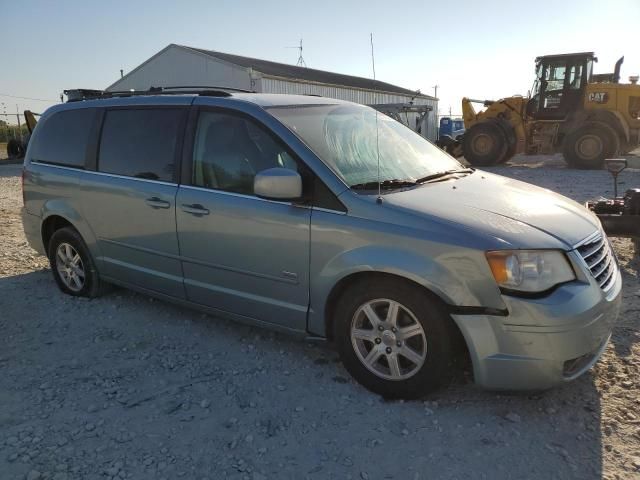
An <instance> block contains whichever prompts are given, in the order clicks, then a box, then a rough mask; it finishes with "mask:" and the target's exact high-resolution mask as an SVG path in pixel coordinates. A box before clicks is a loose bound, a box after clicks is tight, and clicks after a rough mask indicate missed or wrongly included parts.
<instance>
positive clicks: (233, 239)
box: [23, 89, 622, 398]
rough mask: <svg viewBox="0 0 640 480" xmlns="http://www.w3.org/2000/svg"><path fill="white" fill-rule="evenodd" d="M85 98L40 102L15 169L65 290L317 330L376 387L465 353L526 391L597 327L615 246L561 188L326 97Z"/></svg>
mask: <svg viewBox="0 0 640 480" xmlns="http://www.w3.org/2000/svg"><path fill="white" fill-rule="evenodd" d="M81 98H82V97H81ZM84 98H85V99H80V100H78V101H73V102H68V103H66V104H63V105H57V106H55V107H53V108H51V109H49V110H48V111H47V112H46V113H45V114H44V115H43V116H42V119H41V120H40V122H39V123H38V125H37V126H36V129H35V131H34V133H33V136H32V139H31V141H30V144H29V147H28V151H27V154H26V158H25V165H24V175H23V185H24V210H23V222H24V229H25V233H26V235H27V238H28V240H29V242H30V244H31V245H32V246H33V248H35V249H36V250H38V251H39V252H41V253H43V254H45V255H47V256H48V258H49V260H50V262H51V269H52V272H53V276H54V278H55V281H56V282H57V284H58V286H59V287H60V289H61V290H62V291H63V292H65V293H67V294H70V295H78V296H87V297H95V296H97V295H99V294H100V293H101V292H102V291H103V287H104V286H105V285H107V284H116V285H120V286H123V287H127V288H131V289H134V290H137V291H140V292H143V293H146V294H149V295H153V296H156V297H159V298H162V299H166V300H170V301H174V302H178V303H181V304H184V305H187V306H191V307H195V308H198V309H202V310H204V311H207V312H209V313H212V314H213V315H216V316H225V317H230V318H232V319H236V320H238V321H242V322H247V323H251V324H258V325H264V326H268V327H272V328H277V329H280V330H284V331H289V332H294V333H298V334H302V335H305V336H312V337H322V338H326V339H328V340H330V341H332V342H333V343H334V344H335V346H336V348H337V350H338V351H339V353H340V356H341V358H342V361H343V362H344V365H345V367H346V369H347V370H348V371H349V372H350V373H351V374H352V375H353V377H354V378H355V379H356V380H357V381H359V382H360V383H361V384H362V385H364V386H365V387H367V388H368V389H370V390H372V391H374V392H377V393H380V394H382V395H384V396H387V397H403V398H410V397H417V396H420V395H423V394H425V393H426V392H429V391H431V390H433V389H434V388H436V387H438V386H439V385H441V384H442V383H443V382H445V381H446V380H447V378H448V377H449V376H450V375H451V372H452V369H453V367H454V366H455V364H456V360H457V359H458V358H459V357H464V356H465V355H466V356H468V357H469V358H470V360H471V363H472V365H473V374H474V379H475V382H476V383H477V384H479V385H481V386H484V387H487V388H491V389H509V390H516V389H544V388H548V387H551V386H553V385H556V384H559V383H562V382H565V381H568V380H571V379H574V378H576V377H577V376H579V375H581V374H582V373H584V372H585V371H586V370H588V369H589V368H590V367H591V366H592V365H593V364H594V363H595V362H596V361H597V360H598V358H599V356H600V355H601V353H602V352H603V350H604V348H605V347H606V345H607V342H608V340H609V338H610V334H611V329H612V326H613V324H614V322H615V320H616V317H617V315H618V310H619V306H620V298H621V295H620V291H621V283H622V280H621V276H620V272H619V268H618V264H617V260H616V258H615V254H614V253H613V250H612V248H611V245H610V243H609V241H608V239H607V237H606V236H605V234H604V232H603V230H602V227H601V225H600V222H599V221H598V219H597V218H596V217H595V216H594V215H593V214H591V213H590V212H589V211H587V210H586V209H585V208H583V207H582V206H580V205H578V204H577V203H575V202H573V201H571V200H568V199H567V198H564V197H562V196H560V195H557V194H555V193H553V192H550V191H548V190H543V189H541V188H537V187H534V186H531V185H528V184H526V183H522V182H519V181H516V180H511V179H507V178H504V177H501V176H498V175H493V174H490V173H486V172H483V171H480V170H475V169H472V168H467V167H465V166H464V165H462V164H460V163H458V162H457V161H456V160H454V159H453V158H451V157H450V156H448V155H447V154H445V153H444V152H442V151H441V150H439V149H438V148H436V147H434V146H433V145H432V144H431V143H429V142H428V141H426V140H425V139H424V138H422V137H420V136H419V135H417V134H416V133H414V132H413V131H411V130H410V129H408V128H406V127H404V126H403V125H402V124H400V123H399V122H396V121H395V120H392V119H391V118H389V117H386V116H384V115H382V114H380V113H377V112H376V111H375V110H373V109H371V108H368V107H365V106H361V105H356V104H352V103H348V102H343V101H338V100H333V99H329V98H320V97H313V96H295V95H267V94H253V93H235V92H230V91H228V90H224V89H218V90H216V89H207V90H203V91H198V92H178V91H169V90H166V91H163V92H149V93H146V94H135V93H131V94H123V95H118V94H103V95H99V96H98V98H89V99H87V96H85V97H84Z"/></svg>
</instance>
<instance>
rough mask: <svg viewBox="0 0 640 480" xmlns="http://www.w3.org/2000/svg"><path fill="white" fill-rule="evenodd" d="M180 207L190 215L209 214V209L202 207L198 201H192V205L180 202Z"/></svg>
mask: <svg viewBox="0 0 640 480" xmlns="http://www.w3.org/2000/svg"><path fill="white" fill-rule="evenodd" d="M181 208H182V211H183V212H186V213H190V214H191V215H198V216H199V215H209V209H207V208H204V207H203V206H202V205H200V204H199V203H194V204H193V205H185V204H182V207H181Z"/></svg>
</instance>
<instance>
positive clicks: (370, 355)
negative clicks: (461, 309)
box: [334, 278, 455, 399]
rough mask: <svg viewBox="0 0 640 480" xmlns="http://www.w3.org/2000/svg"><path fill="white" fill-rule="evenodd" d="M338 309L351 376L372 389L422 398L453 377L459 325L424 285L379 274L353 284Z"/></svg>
mask: <svg viewBox="0 0 640 480" xmlns="http://www.w3.org/2000/svg"><path fill="white" fill-rule="evenodd" d="M335 311H336V319H335V332H334V338H335V341H336V344H337V347H338V351H339V353H340V358H341V359H342V362H343V364H344V366H345V368H346V369H347V371H348V372H349V373H350V374H351V376H353V378H354V379H356V380H357V381H358V382H359V383H360V384H362V385H363V386H364V387H366V388H367V389H369V390H371V391H372V392H375V393H378V394H380V395H382V396H383V397H385V398H406V399H411V398H418V397H421V396H423V395H425V394H426V393H429V392H431V391H433V390H435V389H437V388H438V387H440V386H441V385H442V384H443V383H444V382H445V381H446V380H447V379H448V378H449V377H450V375H451V373H452V367H453V360H454V355H453V350H454V347H453V332H452V330H451V329H452V328H455V327H454V326H453V324H452V320H451V318H450V317H449V316H448V314H447V313H446V311H445V310H444V309H443V307H442V306H441V305H440V304H439V303H438V302H437V301H435V300H432V299H431V298H429V297H428V295H427V294H425V292H424V291H423V290H422V289H421V288H419V287H417V286H413V285H411V284H409V283H405V282H403V281H402V280H387V279H380V278H373V279H371V280H367V281H364V282H360V283H357V284H355V285H352V286H351V287H349V288H348V289H347V290H346V291H345V292H344V293H343V295H342V296H341V297H340V300H339V301H338V303H337V305H336V310H335ZM389 311H391V312H394V311H395V312H397V313H396V314H395V315H390V314H389ZM372 316H373V317H374V319H373V320H372V318H371V317H372ZM367 359H368V360H367Z"/></svg>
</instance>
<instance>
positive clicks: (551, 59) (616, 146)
mask: <svg viewBox="0 0 640 480" xmlns="http://www.w3.org/2000/svg"><path fill="white" fill-rule="evenodd" d="M623 61H624V57H622V58H620V59H619V60H618V61H617V62H616V64H615V68H614V72H613V73H609V74H594V73H593V66H594V64H595V63H596V62H597V58H596V57H595V55H594V53H593V52H583V53H569V54H562V55H545V56H541V57H537V58H536V59H535V72H536V78H535V82H534V85H533V89H532V90H531V92H530V94H529V96H528V97H523V96H518V95H516V96H513V97H508V98H503V99H501V100H497V101H492V100H474V99H470V98H463V99H462V113H463V119H464V124H465V128H466V132H465V134H464V136H463V137H462V138H461V139H458V140H453V139H447V140H446V141H445V142H444V144H443V143H442V142H441V144H440V145H441V146H442V147H444V148H445V149H446V150H447V151H448V152H449V153H450V154H452V155H454V156H462V155H464V157H465V159H466V160H467V161H468V162H469V163H470V164H471V165H474V166H491V165H498V164H501V163H504V162H506V161H508V160H509V159H510V158H511V157H513V156H514V155H515V154H518V153H524V154H528V155H537V154H553V153H562V155H563V156H564V159H565V161H566V162H567V164H568V165H569V167H571V168H579V169H597V168H602V167H603V165H604V160H605V159H606V158H611V157H615V156H618V155H622V154H625V153H628V152H630V151H632V150H634V149H636V148H638V147H639V146H640V85H638V76H637V75H636V76H630V77H629V83H620V67H621V66H622V62H623ZM474 103H480V104H482V105H483V106H484V107H486V108H485V109H484V110H482V111H476V110H475V108H474V106H473V104H474Z"/></svg>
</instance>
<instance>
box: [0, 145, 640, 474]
mask: <svg viewBox="0 0 640 480" xmlns="http://www.w3.org/2000/svg"><path fill="white" fill-rule="evenodd" d="M492 170H493V171H495V172H497V173H500V174H503V175H508V176H510V177H514V178H518V179H522V180H525V181H529V182H531V183H534V184H538V185H541V186H544V187H546V188H550V189H553V190H556V191H559V192H561V193H563V194H566V195H568V196H570V197H573V198H575V199H576V200H579V201H584V200H585V199H586V198H588V197H591V196H595V195H598V194H601V193H605V194H611V182H610V180H609V177H608V174H607V173H606V172H580V171H573V170H567V169H565V168H564V166H563V164H562V162H561V161H560V160H558V159H551V160H548V159H547V160H546V163H545V164H544V166H543V164H542V161H541V159H535V158H533V159H527V160H526V161H524V160H521V159H518V158H516V159H515V161H514V162H512V165H511V166H508V167H500V168H494V169H492ZM19 172H20V168H19V166H0V329H1V332H2V335H1V336H0V477H1V478H2V479H5V478H6V479H13V478H17V479H23V478H27V479H32V480H33V479H56V480H62V479H94V478H95V479H104V478H114V479H118V478H120V479H124V478H132V479H161V478H167V479H174V478H181V477H182V478H189V479H191V478H193V479H203V478H209V479H214V478H216V479H217V478H237V479H250V480H259V479H265V478H278V479H281V478H282V479H288V478H291V479H300V478H310V479H326V478H347V479H363V480H365V479H391V478H401V479H409V480H416V479H427V478H428V479H432V478H438V479H440V478H444V479H466V478H486V479H507V478H510V479H511V478H540V479H551V478H560V479H564V478H579V479H592V478H601V477H605V478H619V479H630V478H640V396H639V395H638V394H639V392H640V376H639V374H640V346H639V345H638V341H639V340H640V336H639V334H638V328H639V327H640V314H639V312H640V282H639V277H638V271H639V269H640V265H639V263H638V261H637V260H632V258H631V246H630V242H628V241H627V240H615V241H614V245H615V249H616V251H617V253H618V256H619V259H620V262H621V264H622V267H623V275H624V303H623V311H622V314H621V317H620V319H619V322H618V325H617V327H616V329H615V331H614V335H613V342H612V343H611V345H610V346H609V348H608V350H607V352H606V354H605V356H604V358H603V359H602V360H601V362H600V363H599V364H598V365H597V366H596V367H595V368H594V369H593V371H592V372H589V373H588V374H586V375H584V376H583V377H581V378H580V379H579V380H577V381H575V382H573V383H571V384H568V385H565V386H563V387H561V388H557V389H554V390H552V391H548V392H544V393H540V394H529V395H522V394H520V395H503V394H500V395H498V394H496V393H491V392H484V391H481V390H480V389H478V388H476V387H474V386H473V385H472V384H471V383H470V381H469V380H468V378H467V377H465V376H461V377H460V378H459V379H457V380H456V381H455V382H453V383H452V385H450V386H449V387H448V388H445V389H443V390H442V391H440V392H438V393H437V394H435V395H433V396H431V397H429V398H426V399H425V400H424V401H419V402H418V401H417V402H406V403H404V402H386V401H384V400H383V399H381V398H379V397H377V396H375V395H372V394H371V393H369V392H367V391H365V390H364V389H363V388H361V387H360V386H359V385H357V384H355V383H354V382H353V381H352V380H351V379H350V378H349V376H348V374H347V373H346V372H345V371H344V370H343V368H342V367H341V366H340V364H339V363H338V361H337V358H336V354H335V353H334V352H333V351H332V350H331V349H330V348H329V347H327V346H325V345H323V344H310V343H307V342H304V341H299V340H296V339H292V338H288V337H285V336H282V335H278V334H274V333H271V332H268V331H263V330H259V329H253V328H248V327H244V326H240V325H237V324H233V323H231V322H227V321H222V320H219V319H216V318H212V317H209V316H205V315H202V314H200V313H197V312H193V311H190V310H186V309H182V308H178V307H176V306H173V305H170V304H167V303H163V302H159V301H156V300H152V299H150V298H148V297H145V296H142V295H138V294H134V293H131V292H128V291H124V290H116V291H114V292H113V293H111V294H110V295H108V296H106V297H103V298H100V299H97V300H93V301H88V300H82V299H73V298H70V297H67V296H64V295H62V294H60V293H59V291H58V290H57V288H56V287H55V285H54V282H53V280H52V278H51V273H50V271H49V270H48V267H47V262H46V260H45V259H44V258H42V257H40V256H38V255H36V254H35V252H33V251H32V250H31V249H30V248H29V247H28V246H27V244H26V242H25V239H24V236H23V233H22V229H21V223H20V217H19V207H20V205H21V197H20V178H19ZM621 180H622V181H623V182H625V184H626V185H623V187H625V186H632V185H640V171H639V170H636V171H627V172H625V173H623V174H622V175H621Z"/></svg>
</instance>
